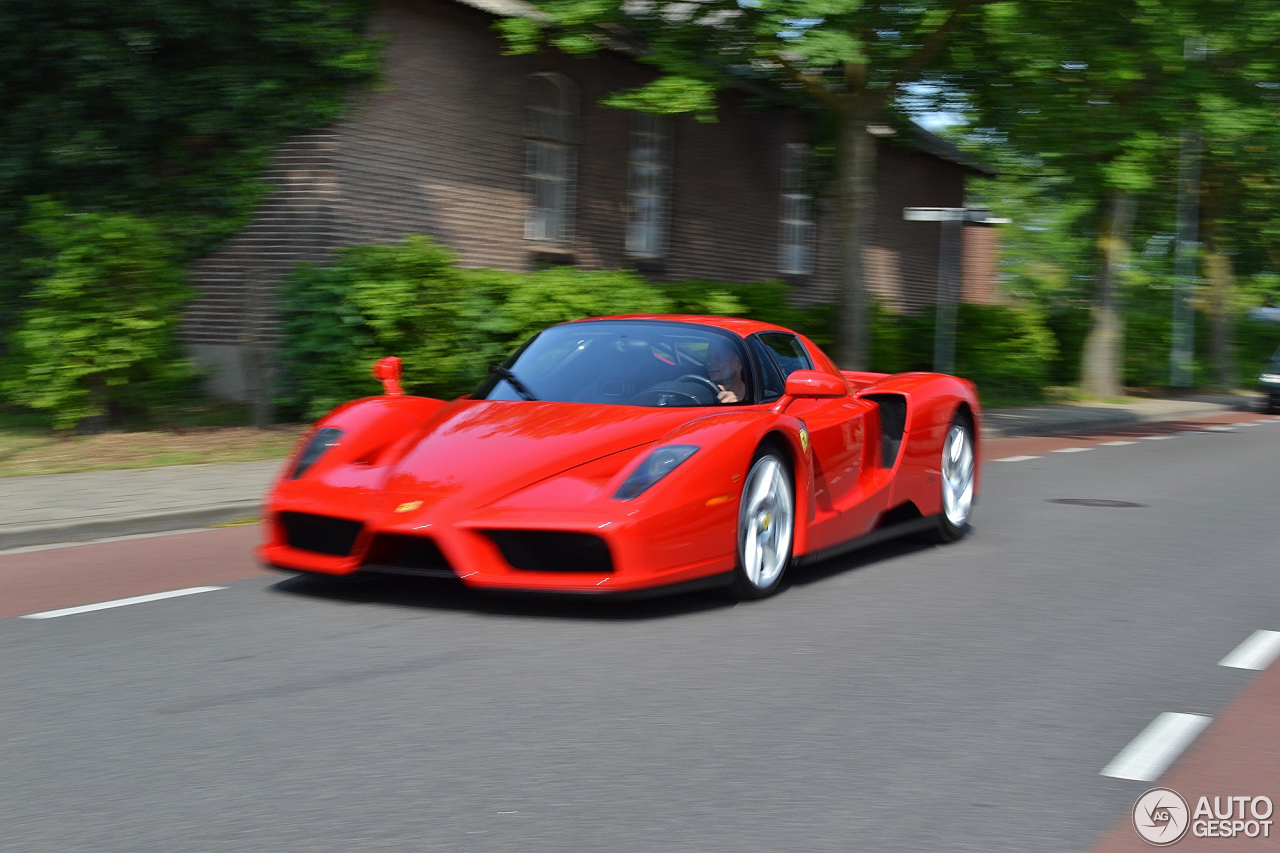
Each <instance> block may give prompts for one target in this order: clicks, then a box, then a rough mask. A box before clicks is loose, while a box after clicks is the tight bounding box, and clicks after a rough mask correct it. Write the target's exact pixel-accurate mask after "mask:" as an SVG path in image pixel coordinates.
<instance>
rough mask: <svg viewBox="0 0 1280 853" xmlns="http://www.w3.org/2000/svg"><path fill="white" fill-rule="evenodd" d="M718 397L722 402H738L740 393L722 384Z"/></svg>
mask: <svg viewBox="0 0 1280 853" xmlns="http://www.w3.org/2000/svg"><path fill="white" fill-rule="evenodd" d="M716 399H717V400H719V401H720V402H721V403H736V402H738V395H737V394H735V393H733V392H732V391H729V390H728V389H726V388H725V387H724V386H723V385H721V386H720V393H719V394H717V395H716Z"/></svg>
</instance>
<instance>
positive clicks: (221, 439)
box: [0, 425, 306, 477]
mask: <svg viewBox="0 0 1280 853" xmlns="http://www.w3.org/2000/svg"><path fill="white" fill-rule="evenodd" d="M305 429H306V427H304V426H301V425H287V426H277V427H272V428H271V429H265V430H260V429H254V428H252V427H223V428H194V429H182V430H163V431H162V430H155V431H145V432H104V433H99V434H97V435H69V436H59V435H55V434H54V433H52V432H51V431H48V430H44V429H33V428H28V427H23V426H18V425H13V426H0V477H18V476H23V475H27V474H68V473H73V472H78V471H109V470H114V469H119V468H156V467H159V466H162V465H191V464H196V463H202V462H249V461H253V460H257V459H275V458H282V457H283V456H284V455H285V454H286V453H288V452H289V450H290V449H291V448H292V447H293V445H294V443H295V442H296V441H297V440H298V437H299V436H301V435H302V433H303V431H304V430H305Z"/></svg>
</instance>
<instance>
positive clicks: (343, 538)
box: [280, 512, 362, 557]
mask: <svg viewBox="0 0 1280 853" xmlns="http://www.w3.org/2000/svg"><path fill="white" fill-rule="evenodd" d="M280 524H281V525H282V526H283V527H284V536H285V539H286V540H287V541H288V543H289V547H290V548H297V549H298V550H300V551H314V552H315V553H317V554H329V555H330V556H333V557H349V556H350V555H351V549H352V548H354V547H355V544H356V537H357V536H359V535H360V528H361V526H362V525H361V524H360V522H358V521H351V520H350V519H347V518H333V517H332V516H328V515H312V514H310V513H307V512H282V513H280Z"/></svg>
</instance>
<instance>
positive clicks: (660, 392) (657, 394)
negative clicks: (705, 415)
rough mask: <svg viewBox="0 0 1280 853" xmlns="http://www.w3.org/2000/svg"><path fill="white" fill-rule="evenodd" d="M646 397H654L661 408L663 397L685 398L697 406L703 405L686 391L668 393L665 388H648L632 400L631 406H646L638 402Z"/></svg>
mask: <svg viewBox="0 0 1280 853" xmlns="http://www.w3.org/2000/svg"><path fill="white" fill-rule="evenodd" d="M646 395H648V396H652V397H653V398H654V400H655V401H656V402H657V404H658V405H659V406H661V405H663V403H662V402H661V400H662V399H663V397H683V398H685V399H686V400H688V401H689V402H690V403H692V404H693V405H695V406H698V405H701V404H702V401H701V400H699V399H698V398H697V397H695V396H693V395H692V394H687V393H685V392H684V391H667V390H665V389H663V388H646V389H645V390H643V391H641V392H640V393H639V394H637V395H635V396H634V397H632V398H631V404H632V405H633V406H643V405H645V404H644V403H638V402H636V401H637V400H639V399H641V398H642V397H645V396H646Z"/></svg>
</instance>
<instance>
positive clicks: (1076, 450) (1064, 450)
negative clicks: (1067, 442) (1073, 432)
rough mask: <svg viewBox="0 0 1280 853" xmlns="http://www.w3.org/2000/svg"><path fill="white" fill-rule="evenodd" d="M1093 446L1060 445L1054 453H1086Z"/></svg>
mask: <svg viewBox="0 0 1280 853" xmlns="http://www.w3.org/2000/svg"><path fill="white" fill-rule="evenodd" d="M1092 449H1093V448H1092V447H1059V448H1058V449H1057V450H1054V451H1053V452H1054V453H1084V452H1085V451H1086V450H1092Z"/></svg>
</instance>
